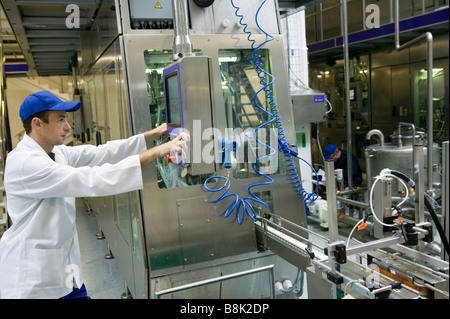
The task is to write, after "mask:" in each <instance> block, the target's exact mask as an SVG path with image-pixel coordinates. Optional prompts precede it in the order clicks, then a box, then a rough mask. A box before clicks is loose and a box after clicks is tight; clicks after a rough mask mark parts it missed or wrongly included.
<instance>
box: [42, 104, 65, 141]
mask: <svg viewBox="0 0 450 319" xmlns="http://www.w3.org/2000/svg"><path fill="white" fill-rule="evenodd" d="M41 123H42V130H41V134H42V138H43V139H45V140H46V142H47V143H48V144H50V145H61V144H63V143H64V140H65V139H66V136H67V134H68V133H69V132H70V131H71V130H72V128H71V127H70V124H69V123H68V122H67V114H66V112H65V111H50V114H49V117H48V123H44V122H43V121H41Z"/></svg>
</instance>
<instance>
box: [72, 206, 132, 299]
mask: <svg viewBox="0 0 450 319" xmlns="http://www.w3.org/2000/svg"><path fill="white" fill-rule="evenodd" d="M77 228H78V237H79V241H80V250H81V262H82V270H83V277H84V283H85V284H86V289H87V292H88V295H89V296H90V297H91V298H92V299H120V297H121V295H122V293H123V292H124V291H125V288H124V287H125V286H124V280H123V277H122V275H121V273H120V271H119V267H118V266H117V263H116V261H115V259H105V258H104V256H105V254H106V252H107V241H106V239H102V240H99V239H97V237H96V236H95V235H96V233H97V232H98V226H97V220H96V219H95V216H94V214H93V213H88V212H86V209H85V206H84V203H83V201H82V200H80V199H77Z"/></svg>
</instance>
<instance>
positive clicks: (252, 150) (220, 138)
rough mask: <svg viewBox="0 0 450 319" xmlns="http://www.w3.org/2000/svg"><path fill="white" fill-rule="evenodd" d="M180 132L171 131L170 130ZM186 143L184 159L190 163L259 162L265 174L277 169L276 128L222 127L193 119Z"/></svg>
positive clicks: (277, 135) (277, 136)
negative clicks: (202, 123) (203, 125)
mask: <svg viewBox="0 0 450 319" xmlns="http://www.w3.org/2000/svg"><path fill="white" fill-rule="evenodd" d="M173 133H174V134H175V135H177V134H179V133H181V132H180V131H178V132H177V129H176V130H175V131H172V134H173ZM188 133H189V134H190V140H191V142H190V147H188V153H187V154H186V155H187V161H186V162H188V163H190V164H201V163H204V164H211V163H214V162H216V163H221V164H231V162H233V163H237V164H244V163H250V164H254V163H258V165H259V167H260V169H261V170H263V171H264V173H266V174H273V173H275V172H276V171H277V169H278V160H279V159H278V150H279V147H278V145H279V143H278V138H279V134H278V129H277V128H266V127H262V128H260V129H258V130H257V131H255V128H247V129H245V130H244V129H242V128H235V129H233V128H225V129H223V130H220V129H218V128H217V127H206V128H203V127H202V126H201V121H200V120H193V122H192V131H191V132H188Z"/></svg>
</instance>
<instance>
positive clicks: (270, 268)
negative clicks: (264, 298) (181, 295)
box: [155, 265, 275, 299]
mask: <svg viewBox="0 0 450 319" xmlns="http://www.w3.org/2000/svg"><path fill="white" fill-rule="evenodd" d="M273 267H274V265H269V266H264V267H260V268H256V269H251V270H246V271H241V272H237V273H234V274H231V275H225V276H220V277H216V278H211V279H206V280H201V281H197V282H193V283H190V284H187V285H182V286H178V287H175V288H170V289H166V290H161V291H157V292H155V296H156V299H160V298H161V296H163V295H168V294H171V293H175V292H179V291H183V290H188V289H192V288H195V287H200V286H205V285H209V284H212V283H216V282H220V281H225V280H229V279H233V278H238V277H242V276H247V275H251V274H255V273H258V272H263V271H268V272H269V274H270V284H271V286H270V294H271V297H272V299H275V278H274V273H273Z"/></svg>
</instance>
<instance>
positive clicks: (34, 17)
mask: <svg viewBox="0 0 450 319" xmlns="http://www.w3.org/2000/svg"><path fill="white" fill-rule="evenodd" d="M322 1H323V0H279V1H278V3H279V8H280V14H286V13H288V12H290V11H297V10H300V9H303V8H305V7H306V6H311V5H315V4H317V3H320V2H322ZM0 2H1V4H2V7H3V10H0V11H3V12H2V13H1V22H2V25H1V31H2V41H3V54H4V58H5V61H6V63H23V64H25V63H26V64H27V65H28V69H29V71H30V72H31V74H32V75H33V76H36V75H38V76H51V75H68V74H71V69H70V61H71V59H72V58H73V57H74V56H75V54H76V53H77V51H79V46H80V35H81V34H82V32H81V31H83V30H89V29H90V28H91V26H92V23H93V21H94V19H95V17H96V14H97V12H98V9H99V7H100V5H101V2H102V0H75V1H74V0H0ZM71 4H76V5H77V6H78V8H79V14H80V15H79V17H80V24H79V27H78V26H77V28H68V27H67V26H66V18H67V17H68V16H69V15H70V13H71V12H72V11H70V10H68V11H67V12H66V10H67V8H68V6H69V5H71Z"/></svg>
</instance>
